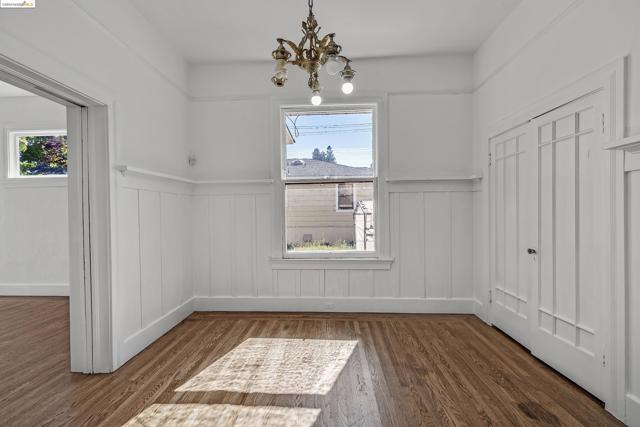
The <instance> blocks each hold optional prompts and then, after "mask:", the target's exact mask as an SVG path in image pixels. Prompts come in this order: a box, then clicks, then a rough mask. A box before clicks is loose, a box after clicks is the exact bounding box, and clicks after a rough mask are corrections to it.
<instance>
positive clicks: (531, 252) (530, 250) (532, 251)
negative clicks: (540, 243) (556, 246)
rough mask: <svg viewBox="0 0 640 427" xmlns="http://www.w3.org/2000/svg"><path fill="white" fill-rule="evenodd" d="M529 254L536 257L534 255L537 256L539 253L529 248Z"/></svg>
mask: <svg viewBox="0 0 640 427" xmlns="http://www.w3.org/2000/svg"><path fill="white" fill-rule="evenodd" d="M527 253H528V254H529V255H534V254H537V253H538V252H537V251H536V250H535V249H533V248H529V249H527Z"/></svg>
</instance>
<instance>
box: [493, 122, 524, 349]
mask: <svg viewBox="0 0 640 427" xmlns="http://www.w3.org/2000/svg"><path fill="white" fill-rule="evenodd" d="M528 128H529V126H528V124H526V125H522V126H520V127H518V128H516V129H512V130H510V131H508V132H506V133H503V134H501V135H499V136H497V137H494V138H492V139H491V183H490V185H491V190H490V194H491V211H492V214H491V221H492V223H491V282H492V289H491V293H492V306H491V307H492V308H491V322H492V323H493V324H494V325H495V326H497V327H498V328H500V329H502V330H503V331H504V332H506V333H507V334H509V335H510V336H511V337H513V338H514V339H516V340H517V341H519V342H520V343H522V344H523V345H525V346H528V342H529V309H528V306H527V303H528V299H529V287H530V286H529V283H530V280H531V259H530V257H529V255H527V252H526V251H527V249H528V248H530V247H531V242H532V241H535V236H534V235H533V234H532V233H531V221H530V214H531V208H532V206H531V205H532V203H531V186H530V176H531V169H532V168H531V154H530V153H529V147H528V145H529V144H528V138H529V135H528Z"/></svg>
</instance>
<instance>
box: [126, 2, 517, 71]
mask: <svg viewBox="0 0 640 427" xmlns="http://www.w3.org/2000/svg"><path fill="white" fill-rule="evenodd" d="M132 1H133V2H134V4H135V5H136V6H137V7H138V9H139V10H140V12H141V13H142V14H143V15H144V16H145V17H146V18H147V19H148V20H149V21H150V22H151V23H152V25H154V26H155V27H156V28H157V30H158V31H159V32H160V33H161V34H162V35H163V36H164V38H165V40H167V42H168V43H170V44H171V45H173V46H174V47H175V48H176V49H177V50H178V51H179V52H181V53H182V54H183V56H184V57H185V59H186V60H187V61H189V62H191V63H216V62H233V61H259V60H269V59H271V51H272V50H273V49H274V48H275V44H276V42H275V39H276V38H277V37H283V38H288V39H290V40H293V41H295V42H296V43H297V42H298V41H299V39H300V37H301V30H300V23H301V21H302V20H303V19H304V18H306V15H307V10H308V9H307V0H186V1H175V0H132ZM519 2H520V0H315V4H314V13H315V15H316V19H317V20H318V22H319V24H320V26H321V27H322V30H321V33H322V34H325V33H327V32H335V33H336V34H337V36H336V41H337V42H338V43H339V44H341V45H342V46H343V48H344V50H343V54H345V55H346V56H349V57H352V58H362V57H381V56H400V55H423V54H450V53H473V52H475V50H476V49H477V48H478V47H479V46H480V44H481V43H482V42H483V41H484V40H485V39H486V38H487V37H488V36H489V35H490V34H491V32H492V31H493V29H494V28H495V27H496V26H497V25H498V24H499V23H500V22H501V21H502V20H503V19H504V18H505V17H506V16H507V15H508V14H509V12H511V10H512V9H513V8H514V7H515V6H516V5H517V4H518V3H519Z"/></svg>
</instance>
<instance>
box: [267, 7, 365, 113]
mask: <svg viewBox="0 0 640 427" xmlns="http://www.w3.org/2000/svg"><path fill="white" fill-rule="evenodd" d="M308 2H309V16H308V17H307V20H306V21H304V22H302V33H303V34H304V36H303V37H302V39H301V40H300V43H298V44H295V43H293V42H292V41H289V40H287V39H282V38H278V39H276V41H277V42H278V47H277V48H276V49H275V50H274V51H273V52H272V53H271V56H272V57H273V59H274V60H275V61H276V69H275V73H274V74H273V77H272V78H271V81H272V82H273V84H274V85H276V86H277V87H282V86H284V84H285V83H286V81H287V64H292V65H296V66H298V67H300V68H302V69H303V70H305V71H306V72H307V73H309V82H308V85H309V89H311V103H312V104H313V105H320V104H322V97H321V96H320V89H321V88H320V81H319V79H318V72H319V71H320V69H321V68H322V67H323V66H324V67H325V69H326V70H327V73H329V75H331V76H334V75H336V74H338V72H339V73H340V77H342V81H343V83H342V92H343V93H344V94H346V95H348V94H350V93H351V92H353V83H352V80H353V77H354V76H355V74H356V72H355V71H354V70H353V69H352V68H351V65H350V64H351V60H350V59H349V58H347V57H345V56H342V55H340V52H341V51H342V46H340V45H339V44H337V43H336V42H335V41H334V40H333V38H334V37H335V33H330V34H327V35H326V36H324V37H322V38H320V35H319V34H318V33H319V32H320V27H319V26H318V22H317V21H316V18H315V16H313V0H308ZM285 44H286V45H287V46H288V47H289V48H290V49H291V51H292V52H293V55H294V59H293V60H290V58H291V56H292V54H291V52H289V50H287V48H286V47H285Z"/></svg>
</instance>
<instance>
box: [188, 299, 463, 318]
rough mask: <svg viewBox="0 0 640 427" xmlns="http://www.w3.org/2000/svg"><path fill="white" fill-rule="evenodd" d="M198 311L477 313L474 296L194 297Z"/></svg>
mask: <svg viewBox="0 0 640 427" xmlns="http://www.w3.org/2000/svg"><path fill="white" fill-rule="evenodd" d="M193 308H194V310H195V311H285V312H286V311H296V312H298V311H308V312H351V313H451V314H474V310H473V299H471V298H456V299H445V298H442V299H441V298H426V299H425V298H354V297H344V298H326V297H315V298H314V297H309V298H307V297H202V296H199V297H194V304H193Z"/></svg>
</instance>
